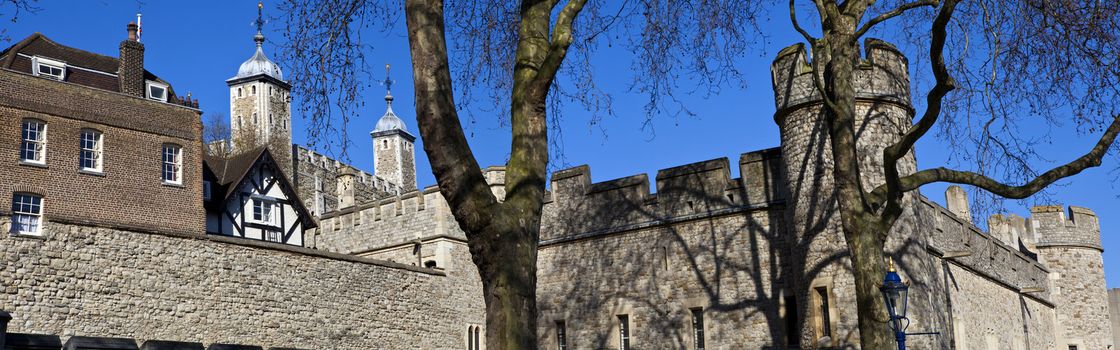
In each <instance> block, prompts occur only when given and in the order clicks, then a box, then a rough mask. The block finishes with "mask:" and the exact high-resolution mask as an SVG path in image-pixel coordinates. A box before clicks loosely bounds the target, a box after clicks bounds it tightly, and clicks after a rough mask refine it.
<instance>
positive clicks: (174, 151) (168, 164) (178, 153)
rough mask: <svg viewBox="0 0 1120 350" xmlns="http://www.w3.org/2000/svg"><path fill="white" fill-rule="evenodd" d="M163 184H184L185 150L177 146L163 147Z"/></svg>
mask: <svg viewBox="0 0 1120 350" xmlns="http://www.w3.org/2000/svg"><path fill="white" fill-rule="evenodd" d="M162 177H163V182H165V183H169V184H176V185H178V184H182V183H183V149H182V148H181V147H179V146H176V145H163V175H162Z"/></svg>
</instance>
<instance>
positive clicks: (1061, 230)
mask: <svg viewBox="0 0 1120 350" xmlns="http://www.w3.org/2000/svg"><path fill="white" fill-rule="evenodd" d="M1030 230H1031V232H1032V233H1033V234H1034V237H1035V239H1036V240H1037V242H1036V244H1037V246H1038V247H1039V248H1046V247H1055V246H1074V247H1084V248H1091V249H1097V250H1103V248H1102V247H1101V226H1100V221H1099V219H1098V218H1097V214H1096V213H1093V211H1092V210H1089V209H1088V208H1084V207H1078V206H1070V207H1069V208H1068V210H1067V209H1066V208H1063V207H1062V206H1060V205H1042V206H1034V207H1031V218H1030Z"/></svg>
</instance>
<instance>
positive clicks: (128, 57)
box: [117, 23, 144, 97]
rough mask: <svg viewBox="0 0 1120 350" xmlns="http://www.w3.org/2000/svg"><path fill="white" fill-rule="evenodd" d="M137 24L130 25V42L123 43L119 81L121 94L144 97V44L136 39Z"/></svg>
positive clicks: (118, 70)
mask: <svg viewBox="0 0 1120 350" xmlns="http://www.w3.org/2000/svg"><path fill="white" fill-rule="evenodd" d="M136 30H137V26H136V23H129V24H128V40H125V41H121V56H120V67H119V68H118V69H117V79H118V80H119V82H120V86H121V92H122V93H125V94H128V95H133V96H139V97H144V44H141V43H140V41H138V40H137V38H136Z"/></svg>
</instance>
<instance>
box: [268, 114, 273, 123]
mask: <svg viewBox="0 0 1120 350" xmlns="http://www.w3.org/2000/svg"><path fill="white" fill-rule="evenodd" d="M268 125H272V113H269V114H268Z"/></svg>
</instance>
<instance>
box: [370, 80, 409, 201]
mask: <svg viewBox="0 0 1120 350" xmlns="http://www.w3.org/2000/svg"><path fill="white" fill-rule="evenodd" d="M388 74H389V65H385V75H386V77H385V81H383V82H382V84H384V85H385V87H386V89H385V90H386V91H385V114H383V115H382V116H381V119H378V120H377V125H375V126H374V129H373V131H371V132H370V133H369V136H370V138H371V139H373V172H374V175H376V176H377V177H380V178H382V179H385V180H388V181H389V182H392V183H394V184H396V185H397V186H398V187H399V188H400V189H401V191H403V192H408V191H412V190H415V189H416V150H415V149H414V148H413V145H414V143H415V142H416V136H412V134H411V133H409V132H408V127H406V126H405V124H404V121H403V120H401V118H400V117H397V114H396V113H394V112H393V91H392V89H391V87H392V85H393V81H392V80H390V79H389V77H388Z"/></svg>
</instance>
